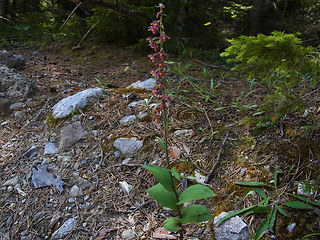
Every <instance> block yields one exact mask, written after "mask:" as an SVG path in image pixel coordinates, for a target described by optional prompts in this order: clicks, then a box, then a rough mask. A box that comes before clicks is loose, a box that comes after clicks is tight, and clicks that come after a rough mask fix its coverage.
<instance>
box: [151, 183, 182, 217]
mask: <svg viewBox="0 0 320 240" xmlns="http://www.w3.org/2000/svg"><path fill="white" fill-rule="evenodd" d="M146 192H147V193H149V194H150V195H151V196H152V197H153V198H154V199H155V200H156V201H157V202H158V203H159V204H160V205H161V206H163V207H166V208H170V209H172V210H176V211H177V210H178V207H177V198H176V195H175V194H174V192H170V191H168V190H167V189H165V188H164V187H163V186H162V185H161V184H160V183H158V184H157V185H154V186H153V187H151V188H149V189H147V191H146Z"/></svg>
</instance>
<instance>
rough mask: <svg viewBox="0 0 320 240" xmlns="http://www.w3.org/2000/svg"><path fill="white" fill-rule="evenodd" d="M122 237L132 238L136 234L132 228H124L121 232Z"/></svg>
mask: <svg viewBox="0 0 320 240" xmlns="http://www.w3.org/2000/svg"><path fill="white" fill-rule="evenodd" d="M121 236H122V239H132V238H135V237H136V234H135V233H134V231H133V230H132V229H127V230H124V231H123V232H122V234H121Z"/></svg>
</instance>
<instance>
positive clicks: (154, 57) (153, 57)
mask: <svg viewBox="0 0 320 240" xmlns="http://www.w3.org/2000/svg"><path fill="white" fill-rule="evenodd" d="M148 57H149V58H150V60H151V61H152V62H153V63H156V62H157V60H156V56H155V55H153V54H149V55H148Z"/></svg>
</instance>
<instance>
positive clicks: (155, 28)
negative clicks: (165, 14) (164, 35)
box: [148, 21, 160, 34]
mask: <svg viewBox="0 0 320 240" xmlns="http://www.w3.org/2000/svg"><path fill="white" fill-rule="evenodd" d="M150 25H151V26H150V27H149V28H148V30H149V31H151V32H152V33H153V34H156V33H157V32H158V31H159V28H160V25H159V23H158V21H153V22H152V23H151V24H150Z"/></svg>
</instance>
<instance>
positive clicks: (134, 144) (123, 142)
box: [113, 137, 143, 155]
mask: <svg viewBox="0 0 320 240" xmlns="http://www.w3.org/2000/svg"><path fill="white" fill-rule="evenodd" d="M113 146H114V147H115V148H116V149H118V150H119V151H120V152H121V154H124V155H128V154H133V153H135V152H138V151H139V150H140V149H141V148H142V146H143V141H139V140H137V138H136V137H132V138H118V139H116V140H115V141H114V143H113Z"/></svg>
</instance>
